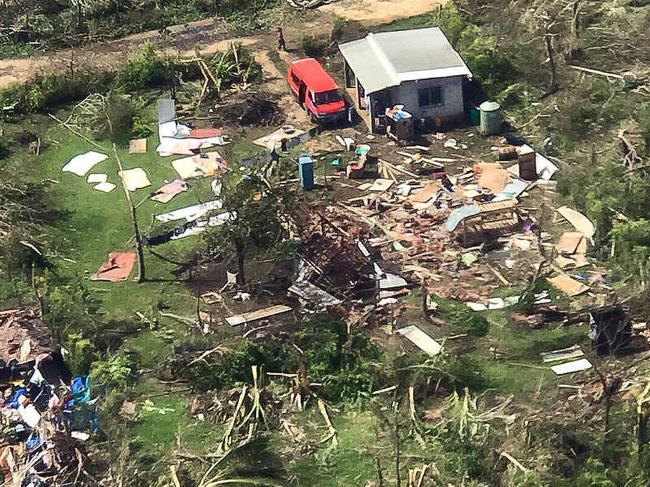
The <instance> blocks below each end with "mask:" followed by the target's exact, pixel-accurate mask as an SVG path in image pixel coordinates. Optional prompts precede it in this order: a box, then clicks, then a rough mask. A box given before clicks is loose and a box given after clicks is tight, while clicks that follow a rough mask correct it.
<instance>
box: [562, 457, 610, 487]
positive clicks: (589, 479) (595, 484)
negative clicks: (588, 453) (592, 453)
mask: <svg viewBox="0 0 650 487" xmlns="http://www.w3.org/2000/svg"><path fill="white" fill-rule="evenodd" d="M573 485H575V486H576V487H617V486H618V485H620V484H619V482H618V478H617V475H616V472H615V471H614V470H612V469H609V468H606V467H605V466H604V465H603V464H602V462H600V461H599V460H597V459H595V458H590V459H589V460H587V462H585V465H584V466H583V468H582V472H581V473H580V476H579V477H578V478H577V479H576V482H575V483H574V484H573Z"/></svg>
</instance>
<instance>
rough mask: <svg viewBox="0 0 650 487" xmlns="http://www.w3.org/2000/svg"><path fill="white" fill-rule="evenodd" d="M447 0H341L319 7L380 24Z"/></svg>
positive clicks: (419, 12) (433, 6) (347, 17)
mask: <svg viewBox="0 0 650 487" xmlns="http://www.w3.org/2000/svg"><path fill="white" fill-rule="evenodd" d="M448 1H449V0H361V1H359V0H343V1H341V2H336V3H331V4H329V5H325V6H323V7H321V8H320V10H321V12H325V13H328V14H334V15H337V16H339V17H343V18H345V19H348V20H358V21H359V22H364V23H369V24H370V23H372V24H381V23H386V22H390V21H392V20H396V19H404V18H407V17H414V16H416V15H421V14H425V13H427V12H431V11H432V10H434V9H435V8H436V7H438V6H440V5H444V4H446V3H447V2H448Z"/></svg>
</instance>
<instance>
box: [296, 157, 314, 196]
mask: <svg viewBox="0 0 650 487" xmlns="http://www.w3.org/2000/svg"><path fill="white" fill-rule="evenodd" d="M298 172H299V173H300V186H302V189H306V190H309V189H314V160H313V159H312V158H311V157H310V156H305V155H303V156H300V157H298Z"/></svg>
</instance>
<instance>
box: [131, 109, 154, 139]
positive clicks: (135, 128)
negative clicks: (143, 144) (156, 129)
mask: <svg viewBox="0 0 650 487" xmlns="http://www.w3.org/2000/svg"><path fill="white" fill-rule="evenodd" d="M132 122H133V123H132V128H131V135H130V138H131V139H146V138H147V137H149V136H150V135H151V134H153V130H152V129H151V125H150V124H149V122H148V121H147V120H146V119H145V118H143V117H140V116H138V115H134V116H133V121H132Z"/></svg>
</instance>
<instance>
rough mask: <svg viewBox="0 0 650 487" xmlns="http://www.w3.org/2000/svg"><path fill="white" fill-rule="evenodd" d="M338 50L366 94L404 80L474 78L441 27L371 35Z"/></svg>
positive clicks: (395, 84) (342, 45)
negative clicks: (452, 77) (453, 77)
mask: <svg viewBox="0 0 650 487" xmlns="http://www.w3.org/2000/svg"><path fill="white" fill-rule="evenodd" d="M339 49H340V51H341V54H343V57H344V58H345V59H346V61H347V62H348V64H349V65H350V67H351V68H352V71H354V73H355V75H356V76H357V78H358V79H359V80H360V81H361V84H362V85H363V87H364V88H365V90H366V92H367V93H374V92H376V91H379V90H383V89H384V88H388V87H391V86H397V85H399V84H400V83H401V82H403V81H413V80H418V79H431V78H446V77H450V76H471V75H472V73H471V72H470V70H469V69H468V68H467V66H466V65H465V63H464V62H463V60H462V58H461V57H460V55H459V54H458V53H457V52H456V51H455V50H454V48H453V47H452V46H451V44H450V43H449V41H448V40H447V38H446V37H445V34H444V33H443V32H442V31H441V30H440V29H439V28H438V27H430V28H426V29H413V30H401V31H395V32H382V33H379V34H372V33H371V34H368V36H366V38H364V39H360V40H357V41H352V42H348V43H345V44H341V45H340V46H339Z"/></svg>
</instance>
